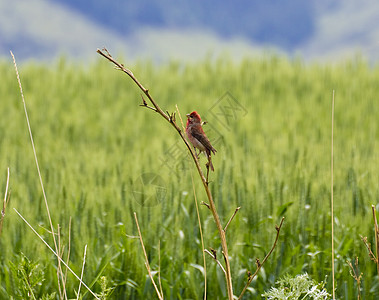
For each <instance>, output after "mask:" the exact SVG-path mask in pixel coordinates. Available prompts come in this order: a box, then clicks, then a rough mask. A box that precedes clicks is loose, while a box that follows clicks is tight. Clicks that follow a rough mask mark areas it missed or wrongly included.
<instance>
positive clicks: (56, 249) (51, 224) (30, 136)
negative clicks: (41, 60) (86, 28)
mask: <svg viewBox="0 0 379 300" xmlns="http://www.w3.org/2000/svg"><path fill="white" fill-rule="evenodd" d="M10 53H11V55H12V58H13V64H14V68H15V71H16V76H17V81H18V86H19V89H20V94H21V99H22V103H23V105H24V113H25V118H26V123H27V126H28V131H29V138H30V142H31V144H32V149H33V154H34V161H35V163H36V167H37V172H38V177H39V181H40V185H41V189H42V194H43V199H44V201H45V207H46V212H47V217H48V219H49V223H50V229H51V235H52V237H53V241H54V246H55V253H57V254H58V256H59V249H58V245H57V241H56V238H55V233H54V226H53V221H52V219H51V215H50V209H49V204H48V202H47V197H46V192H45V187H44V184H43V180H42V175H41V170H40V167H39V163H38V157H37V151H36V147H35V145H34V139H33V134H32V129H31V127H30V121H29V115H28V111H27V109H26V102H25V98H24V92H23V90H22V85H21V79H20V74H19V73H18V68H17V64H16V58H15V57H14V55H13V52H12V51H10ZM60 260H61V258H60V257H59V259H58V271H59V274H60V277H61V278H62V280H63V271H62V267H61V265H60ZM62 283H63V284H64V282H63V281H62ZM58 284H60V281H59V276H58Z"/></svg>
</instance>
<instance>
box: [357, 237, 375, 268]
mask: <svg viewBox="0 0 379 300" xmlns="http://www.w3.org/2000/svg"><path fill="white" fill-rule="evenodd" d="M361 240H362V242H363V243H364V244H365V246H366V248H367V250H368V256H369V257H370V259H371V260H372V261H373V262H375V263H376V264H377V263H378V259H377V257H376V256H375V254H374V252H372V250H371V243H369V242H368V240H367V236H365V237H363V236H361Z"/></svg>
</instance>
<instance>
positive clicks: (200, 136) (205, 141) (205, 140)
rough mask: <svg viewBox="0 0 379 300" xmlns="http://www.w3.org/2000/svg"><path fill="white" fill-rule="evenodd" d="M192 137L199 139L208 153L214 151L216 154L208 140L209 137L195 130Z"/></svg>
mask: <svg viewBox="0 0 379 300" xmlns="http://www.w3.org/2000/svg"><path fill="white" fill-rule="evenodd" d="M191 133H192V135H193V137H194V138H195V139H197V140H198V141H199V142H200V143H201V144H202V145H203V146H204V147H205V148H206V149H207V150H208V151H212V152H213V153H215V152H216V149H215V148H213V147H212V145H211V142H210V141H209V139H208V138H207V136H206V135H205V133H204V134H199V133H198V132H195V130H192V132H191Z"/></svg>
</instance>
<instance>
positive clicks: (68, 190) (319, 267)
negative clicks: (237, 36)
mask: <svg viewBox="0 0 379 300" xmlns="http://www.w3.org/2000/svg"><path fill="white" fill-rule="evenodd" d="M123 61H124V62H125V64H127V61H126V60H123ZM129 67H130V68H131V69H132V71H133V73H134V74H135V75H136V76H137V78H138V79H139V80H140V81H141V82H142V83H143V84H144V85H145V87H147V88H149V89H150V92H151V94H152V95H153V97H154V98H155V100H156V101H158V103H159V104H160V106H161V107H162V108H163V109H164V110H168V111H170V112H172V111H174V110H175V104H177V105H178V106H179V109H180V110H181V113H182V117H184V115H185V113H188V112H190V111H192V110H194V109H196V110H197V111H198V112H199V113H200V114H201V115H202V116H203V117H204V118H205V119H207V120H208V122H209V124H208V125H206V126H205V128H206V129H207V130H208V131H209V135H210V136H211V137H212V138H213V139H217V141H218V142H217V143H216V144H215V148H216V149H217V151H218V152H217V154H216V156H215V157H214V159H213V161H214V165H215V169H216V172H215V173H212V174H211V181H212V183H211V189H212V192H213V194H214V199H215V202H216V205H217V209H218V212H219V214H220V217H221V219H222V220H223V222H224V223H226V221H227V220H228V218H229V217H230V216H231V215H232V213H233V212H234V209H235V208H236V207H237V206H241V207H242V208H241V210H240V211H239V212H238V214H237V216H236V217H235V219H234V220H233V222H232V223H231V225H230V226H229V228H228V232H227V240H228V245H229V254H230V255H231V265H232V276H233V284H234V291H235V294H239V292H240V291H241V290H242V288H243V286H244V283H245V282H246V279H247V274H246V270H247V269H248V270H251V271H254V270H255V258H256V257H259V258H261V259H262V258H263V256H264V255H265V254H266V253H267V251H268V250H269V249H270V247H271V245H272V243H273V241H274V238H275V228H274V227H275V224H277V223H279V221H280V218H281V216H282V215H284V216H285V217H286V219H285V223H284V227H283V229H282V232H281V237H280V240H279V243H278V246H277V248H276V249H275V251H274V253H273V255H272V256H271V257H270V259H269V260H268V261H267V263H266V264H265V265H264V268H263V270H262V271H261V273H259V276H258V278H257V280H256V281H254V282H253V283H252V285H251V287H252V288H253V289H254V291H255V295H256V296H257V295H260V294H262V293H263V292H264V291H266V290H268V289H269V288H270V287H271V286H273V285H274V283H275V282H276V281H277V280H278V279H279V278H280V277H282V276H283V275H285V274H289V275H291V276H295V275H298V274H302V273H304V272H307V273H308V274H309V275H310V277H311V278H312V279H314V280H316V281H318V282H320V281H323V280H324V279H325V277H326V276H327V279H326V282H327V285H326V288H327V289H328V291H329V292H331V225H330V145H331V142H330V140H331V99H332V90H333V89H334V90H335V91H336V106H335V140H334V145H335V149H334V155H335V162H334V172H335V178H334V197H335V213H334V214H335V218H336V223H335V258H336V261H335V263H336V265H335V266H336V280H337V291H336V295H337V297H338V298H339V299H353V298H355V297H356V294H357V290H356V286H355V285H354V280H353V279H352V278H351V276H350V275H349V268H348V266H347V264H346V260H352V259H354V258H355V256H357V255H358V256H359V265H360V271H361V272H363V283H362V287H363V291H362V295H363V298H365V299H374V298H376V297H378V295H379V287H378V280H377V274H376V267H375V265H374V263H373V262H371V261H370V260H369V258H368V255H367V251H366V249H365V247H364V245H363V243H362V242H361V241H360V235H364V236H368V238H369V241H371V242H374V235H373V222H372V214H371V204H375V205H376V204H377V203H378V198H379V189H378V177H379V176H378V174H379V172H378V171H379V169H378V166H379V157H378V154H377V151H378V141H379V130H378V126H377V118H378V115H379V106H378V105H377V95H379V87H378V85H377V82H378V81H379V68H377V67H369V66H368V65H367V64H366V63H365V62H364V61H360V60H357V61H348V62H345V63H343V64H339V65H334V66H322V65H304V64H303V63H302V62H301V61H300V60H294V61H289V60H287V59H284V58H279V57H266V58H263V59H259V60H258V59H257V60H246V61H243V62H242V63H241V64H233V63H232V62H231V61H229V60H228V59H223V58H220V59H219V60H218V61H215V62H210V61H203V62H201V63H196V64H187V65H181V64H179V63H175V62H172V63H170V64H168V65H163V66H154V65H152V64H150V63H148V62H140V63H135V64H134V65H131V66H129ZM19 71H20V73H21V80H22V84H23V89H24V94H25V98H26V103H27V106H28V110H29V117H30V122H31V127H32V130H33V134H34V141H35V144H36V150H37V154H38V158H39V163H40V167H41V172H42V177H43V180H44V184H45V189H46V194H47V199H48V202H49V206H50V211H51V214H52V219H53V222H54V224H55V226H57V224H59V226H60V227H61V228H62V229H61V232H62V243H64V244H65V245H67V244H68V225H69V220H70V218H72V233H71V257H70V266H71V267H72V268H73V269H74V270H75V271H76V273H77V274H80V270H81V265H82V256H83V250H84V246H85V245H86V244H87V245H88V248H87V260H86V266H85V272H84V281H85V282H86V283H87V284H89V285H90V284H91V283H92V282H93V281H94V280H95V279H97V283H95V284H94V285H93V290H95V291H96V292H97V293H100V291H101V286H100V276H105V277H106V279H107V283H108V287H112V286H114V287H115V289H114V291H113V293H112V295H111V298H112V299H148V298H153V297H155V292H154V288H153V286H152V284H151V282H150V279H149V278H148V277H147V272H146V269H145V267H144V261H143V255H142V251H141V246H140V244H139V241H138V240H137V239H130V238H128V237H127V236H126V234H127V235H136V234H137V229H136V226H135V224H134V219H133V212H134V211H136V212H137V214H138V218H139V222H140V226H141V230H142V234H143V238H144V242H145V246H146V250H147V252H148V256H149V260H150V263H151V266H152V268H153V270H157V265H158V242H159V240H160V243H161V270H162V285H163V290H164V295H165V297H166V298H167V299H201V298H202V294H203V292H202V291H203V285H204V280H203V274H202V273H201V271H200V270H199V269H198V268H196V265H202V253H201V244H200V236H199V229H198V222H197V217H196V209H195V203H194V199H193V195H192V185H191V172H192V174H193V175H194V176H195V183H196V189H197V197H198V201H206V197H205V194H204V191H203V187H202V186H201V183H200V180H199V179H198V178H197V177H196V173H195V170H194V167H193V165H192V164H191V163H189V164H188V162H187V161H186V156H185V153H186V152H185V147H184V145H182V143H181V142H180V140H179V137H178V136H177V134H176V133H175V132H174V131H173V130H172V128H171V127H170V126H169V125H168V124H166V123H165V122H163V119H161V118H160V117H159V116H158V115H157V114H155V113H153V112H151V111H149V110H146V109H144V108H141V107H139V106H138V105H139V104H140V101H141V100H140V99H141V97H140V91H139V90H138V88H137V87H136V86H135V85H134V84H133V83H132V82H131V80H130V79H129V78H128V77H127V76H126V75H124V74H122V73H121V72H117V71H115V70H114V69H113V68H112V66H111V65H110V64H109V63H107V62H105V61H103V59H101V58H99V62H97V63H94V64H92V65H90V66H77V65H73V64H70V63H68V62H66V61H65V60H64V59H61V60H60V61H58V62H56V64H54V65H52V66H46V65H40V64H36V63H26V64H24V65H23V66H22V67H21V68H20V70H19ZM0 74H2V76H1V82H0V99H1V102H0V111H1V118H0V135H1V138H0V151H1V152H0V153H1V155H0V168H1V169H2V170H3V171H2V172H1V173H0V174H3V175H2V176H1V177H0V181H1V183H2V185H1V186H2V189H1V193H2V194H3V192H4V189H5V180H6V168H7V167H8V166H9V167H10V171H11V179H10V188H11V202H10V204H9V205H8V209H7V212H6V213H7V214H6V216H5V220H4V228H3V233H2V236H1V237H0V249H1V251H0V298H6V297H8V296H9V295H12V296H15V297H16V296H17V290H19V287H18V285H17V280H16V279H15V278H14V275H13V273H12V268H11V265H12V264H11V262H12V263H13V265H18V264H19V263H20V262H21V261H22V260H23V259H24V258H23V257H24V256H23V255H22V254H21V253H23V254H24V255H25V256H26V257H27V258H28V259H29V260H30V261H32V262H37V263H38V264H39V267H40V268H41V269H42V271H43V273H44V276H45V280H44V281H42V282H41V283H40V285H38V286H36V290H35V293H36V294H35V295H36V297H41V296H42V295H44V294H52V293H53V292H57V279H56V260H55V259H54V256H53V255H52V253H50V252H49V250H48V249H47V248H46V247H45V246H44V245H43V244H42V242H41V241H39V240H38V238H37V237H36V236H35V235H34V234H33V233H32V231H31V230H30V229H29V228H28V227H27V226H26V224H24V223H23V222H22V220H21V219H20V218H19V217H18V216H17V215H16V213H15V212H14V211H13V209H12V208H13V207H14V208H16V209H17V210H18V211H19V212H20V213H21V214H22V215H23V216H24V217H25V218H26V219H27V220H28V221H29V222H30V223H31V224H32V225H33V226H34V227H35V228H36V230H37V231H38V232H39V233H40V234H41V235H42V236H43V237H44V238H45V239H46V240H47V241H48V242H49V243H50V244H51V245H52V238H51V236H50V235H49V233H48V230H49V223H48V219H47V215H46V210H45V205H44V201H43V198H42V192H41V188H40V186H39V181H38V174H37V171H36V167H35V163H34V159H33V153H32V148H31V145H30V141H29V137H28V132H27V126H26V121H25V117H24V114H23V108H22V102H21V99H20V95H19V90H18V86H17V81H16V77H15V74H14V69H13V66H12V65H11V64H10V63H8V62H1V63H0ZM226 92H229V93H230V95H232V96H233V97H234V98H235V99H236V100H237V101H238V103H239V104H240V105H241V106H242V107H243V108H244V109H245V111H246V113H245V114H243V113H242V111H239V112H238V113H237V114H236V116H235V118H231V119H229V121H230V122H229V123H228V125H227V126H225V122H223V117H222V116H218V117H216V116H215V115H214V114H212V112H216V111H218V112H219V111H220V108H221V107H224V104H225V102H222V101H221V102H219V103H218V106H217V105H216V107H213V106H214V105H215V103H217V101H218V100H219V99H220V98H221V97H222V96H223V95H224V94H225V93H226ZM221 105H223V106H221ZM212 107H213V109H211V108H212ZM219 121H221V122H219ZM211 128H215V129H216V130H217V132H215V131H212V132H210V130H211ZM177 147H179V152H175V151H174V150H175V149H178V148H177ZM172 151H174V152H172ZM166 159H168V160H167V163H168V166H167V165H164V164H163V162H162V161H163V160H166ZM201 163H202V165H203V166H204V164H205V159H204V158H202V160H201ZM144 173H155V174H159V176H160V177H161V180H162V182H163V185H164V187H165V188H166V190H165V192H166V193H165V196H164V199H163V200H162V201H161V202H160V203H159V205H155V206H142V205H141V204H140V203H141V202H140V201H137V199H136V198H135V197H134V194H133V191H135V190H138V191H140V190H141V187H142V186H141V184H140V182H139V181H138V178H139V177H140V176H141V175H142V174H144ZM144 188H145V190H144V191H145V192H146V193H149V192H152V191H153V192H154V190H152V189H151V186H145V187H144ZM200 213H201V218H202V224H203V231H204V238H205V246H206V247H207V248H209V247H212V248H215V249H219V252H218V253H219V256H220V257H221V251H220V243H219V239H218V234H217V230H216V226H215V224H214V222H213V219H212V217H211V215H210V213H209V211H208V210H207V209H206V208H205V207H201V208H200ZM66 250H67V246H66ZM207 271H208V297H209V299H217V298H220V299H222V298H225V295H226V287H225V281H224V278H223V276H222V274H221V273H220V270H219V269H218V268H216V266H215V264H214V262H213V261H212V260H211V259H210V258H209V257H208V258H207ZM67 287H68V288H67V290H68V294H69V297H71V298H74V297H75V293H74V289H75V290H77V288H78V282H77V280H76V279H75V278H74V277H73V276H72V275H69V277H68V282H67ZM81 291H82V292H84V291H85V290H84V289H83V287H82V289H81ZM251 291H253V290H251ZM249 293H250V295H249ZM253 293H254V292H253ZM57 294H58V292H57ZM251 295H252V294H251V292H248V294H247V295H246V297H245V298H246V299H248V298H249V297H251ZM85 299H91V297H90V295H89V294H86V295H85Z"/></svg>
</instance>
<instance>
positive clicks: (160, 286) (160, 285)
mask: <svg viewBox="0 0 379 300" xmlns="http://www.w3.org/2000/svg"><path fill="white" fill-rule="evenodd" d="M158 283H159V290H160V292H161V295H163V289H162V281H161V240H159V242H158Z"/></svg>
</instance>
